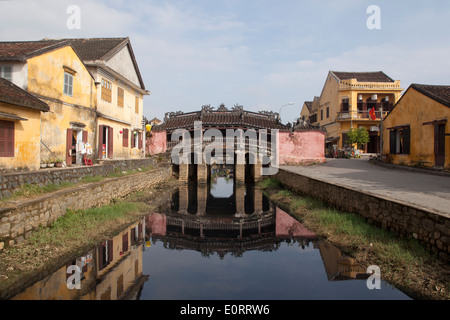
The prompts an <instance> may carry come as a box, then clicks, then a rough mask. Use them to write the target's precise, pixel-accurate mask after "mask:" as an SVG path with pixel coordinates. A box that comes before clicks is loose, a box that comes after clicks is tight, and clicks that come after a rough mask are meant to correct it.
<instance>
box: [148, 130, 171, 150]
mask: <svg viewBox="0 0 450 320" xmlns="http://www.w3.org/2000/svg"><path fill="white" fill-rule="evenodd" d="M146 142H147V143H146V146H147V151H146V153H148V154H151V155H153V154H159V153H164V152H166V150H167V134H166V132H165V131H155V132H152V137H151V138H147V141H146Z"/></svg>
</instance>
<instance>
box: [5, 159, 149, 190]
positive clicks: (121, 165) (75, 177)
mask: <svg viewBox="0 0 450 320" xmlns="http://www.w3.org/2000/svg"><path fill="white" fill-rule="evenodd" d="M152 165H154V159H153V158H146V159H130V160H102V161H101V164H98V165H93V166H81V167H69V168H51V169H42V170H38V171H30V172H21V173H6V174H1V175H0V199H2V198H6V197H9V196H10V195H11V194H13V193H14V191H16V190H17V189H19V188H20V187H21V186H22V185H26V184H28V185H39V186H44V185H48V184H57V185H59V184H60V183H61V182H74V183H76V182H79V181H80V180H81V179H82V178H84V177H86V176H105V177H106V176H108V175H109V174H111V173H114V172H116V171H119V172H120V171H123V170H131V169H137V168H144V167H149V166H152Z"/></svg>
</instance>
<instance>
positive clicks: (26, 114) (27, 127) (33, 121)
mask: <svg viewBox="0 0 450 320" xmlns="http://www.w3.org/2000/svg"><path fill="white" fill-rule="evenodd" d="M0 112H4V113H8V114H14V115H17V116H19V117H21V118H25V119H28V121H23V120H14V158H3V157H2V158H0V169H4V170H6V171H13V170H38V169H39V166H40V128H41V111H39V110H33V109H29V108H25V107H19V106H15V105H10V104H6V103H2V102H0ZM0 120H5V121H13V120H8V119H0Z"/></svg>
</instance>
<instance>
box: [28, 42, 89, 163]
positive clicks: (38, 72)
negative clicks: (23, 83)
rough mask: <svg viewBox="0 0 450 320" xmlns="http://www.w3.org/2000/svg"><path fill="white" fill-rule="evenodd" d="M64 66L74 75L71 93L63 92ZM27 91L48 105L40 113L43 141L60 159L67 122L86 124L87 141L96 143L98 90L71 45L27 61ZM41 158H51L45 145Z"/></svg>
mask: <svg viewBox="0 0 450 320" xmlns="http://www.w3.org/2000/svg"><path fill="white" fill-rule="evenodd" d="M64 66H66V67H69V68H70V69H72V70H74V71H75V72H76V73H75V75H74V76H73V96H68V95H65V94H64V72H65V70H64ZM28 91H29V92H31V93H35V94H37V95H38V96H39V97H40V98H41V99H42V100H43V101H44V102H46V103H47V104H48V105H49V106H50V112H47V113H45V114H43V115H42V141H43V142H44V143H45V144H46V145H47V146H48V147H49V148H50V149H51V150H52V152H53V153H55V154H56V156H57V157H58V158H60V159H61V160H66V140H67V138H66V137H67V136H66V132H67V129H70V128H72V126H73V125H71V124H70V122H80V123H83V124H85V125H86V127H85V128H84V131H88V142H89V143H90V144H92V145H94V142H95V122H96V114H95V104H96V95H97V89H96V86H95V84H94V79H93V78H92V77H91V75H90V73H89V72H88V71H87V69H86V67H85V66H84V64H83V63H82V62H81V60H80V59H79V58H78V56H77V55H76V53H75V51H74V50H73V49H72V48H71V47H64V48H60V49H57V50H54V51H51V52H48V53H45V54H42V55H40V56H37V57H34V58H31V59H29V60H28ZM41 152H42V153H41V158H42V159H43V160H46V159H54V157H53V156H52V155H51V154H50V152H48V151H47V149H46V148H41Z"/></svg>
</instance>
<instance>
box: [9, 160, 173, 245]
mask: <svg viewBox="0 0 450 320" xmlns="http://www.w3.org/2000/svg"><path fill="white" fill-rule="evenodd" d="M170 176H171V169H170V168H169V167H161V168H158V169H155V170H151V171H148V172H144V173H138V174H132V175H128V176H121V177H116V178H107V179H105V180H103V181H100V182H93V183H88V184H84V185H80V186H75V187H71V188H67V189H61V190H59V191H55V192H52V193H49V194H45V195H42V196H39V197H35V198H33V199H27V200H22V201H10V202H7V203H6V204H5V205H4V206H3V207H0V250H2V249H3V248H4V247H7V246H11V245H14V244H16V243H18V242H21V241H23V240H24V239H25V238H27V237H29V236H30V234H31V232H32V231H33V230H35V229H37V228H38V227H39V226H41V225H42V226H48V225H49V224H50V223H51V222H52V221H54V220H56V219H58V218H59V217H61V216H63V215H64V214H66V211H67V210H68V209H70V210H84V209H88V208H93V207H99V206H102V205H107V204H109V203H110V201H111V200H113V199H120V198H125V197H126V196H128V195H129V194H131V193H133V192H136V191H141V190H144V189H147V188H152V187H154V186H156V185H158V184H159V183H161V182H163V181H166V180H168V179H169V178H170Z"/></svg>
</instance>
